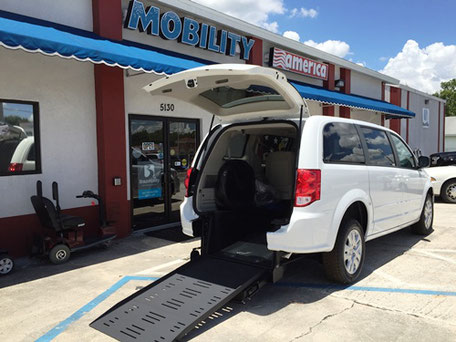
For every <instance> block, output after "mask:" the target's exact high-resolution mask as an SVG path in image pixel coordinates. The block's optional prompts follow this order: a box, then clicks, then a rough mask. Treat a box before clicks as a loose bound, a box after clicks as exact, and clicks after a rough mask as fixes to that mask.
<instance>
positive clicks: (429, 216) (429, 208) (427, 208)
mask: <svg viewBox="0 0 456 342" xmlns="http://www.w3.org/2000/svg"><path fill="white" fill-rule="evenodd" d="M433 222H434V197H433V196H432V195H431V194H427V196H426V200H425V201H424V206H423V210H422V211H421V216H420V220H419V221H418V222H417V223H415V224H414V225H413V226H412V233H414V234H417V235H425V236H426V235H429V234H431V233H432V232H433V231H434V229H432V224H433Z"/></svg>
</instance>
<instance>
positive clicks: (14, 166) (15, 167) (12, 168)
mask: <svg viewBox="0 0 456 342" xmlns="http://www.w3.org/2000/svg"><path fill="white" fill-rule="evenodd" d="M22 166H23V164H21V163H11V164H9V166H8V171H9V172H21V171H22Z"/></svg>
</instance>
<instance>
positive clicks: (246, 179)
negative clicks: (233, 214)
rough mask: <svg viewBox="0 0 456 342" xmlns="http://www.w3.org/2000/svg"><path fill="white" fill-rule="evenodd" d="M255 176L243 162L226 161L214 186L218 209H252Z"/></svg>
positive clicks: (250, 168)
mask: <svg viewBox="0 0 456 342" xmlns="http://www.w3.org/2000/svg"><path fill="white" fill-rule="evenodd" d="M254 197H255V175H254V172H253V169H252V167H251V166H250V165H249V164H248V163H247V162H246V161H244V160H228V161H226V162H225V163H224V164H223V165H222V167H221V168H220V170H219V173H218V176H217V183H216V186H215V203H216V205H217V208H218V209H222V210H238V209H244V210H245V209H248V208H249V207H253V205H254Z"/></svg>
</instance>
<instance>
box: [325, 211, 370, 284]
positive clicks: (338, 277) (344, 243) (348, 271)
mask: <svg viewBox="0 0 456 342" xmlns="http://www.w3.org/2000/svg"><path fill="white" fill-rule="evenodd" d="M365 254H366V247H365V241H364V231H363V228H362V227H361V224H360V223H359V222H358V221H357V220H354V219H349V220H345V221H343V222H342V224H341V226H340V229H339V234H338V235H337V240H336V244H335V246H334V249H333V250H332V251H331V252H329V253H323V266H324V268H325V272H326V276H327V277H328V278H329V279H331V280H334V281H336V282H338V283H342V284H348V283H353V282H354V281H355V280H356V279H358V277H359V275H360V274H361V271H362V268H363V264H364V257H365Z"/></svg>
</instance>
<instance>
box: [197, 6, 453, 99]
mask: <svg viewBox="0 0 456 342" xmlns="http://www.w3.org/2000/svg"><path fill="white" fill-rule="evenodd" d="M193 1H195V2H198V3H200V4H203V5H205V6H208V7H211V8H214V9H216V10H218V11H220V12H223V13H226V14H229V15H232V16H234V17H236V18H239V19H242V20H245V21H247V22H250V23H252V24H255V25H258V26H260V27H263V28H265V29H267V30H269V31H272V32H274V33H277V34H279V35H283V36H285V37H287V38H290V39H295V40H298V41H300V42H302V43H304V44H307V45H310V46H313V47H316V48H319V49H321V50H324V51H326V52H329V53H332V54H334V55H337V56H339V57H342V58H345V59H347V60H349V61H352V62H354V63H358V64H360V65H363V66H365V67H367V68H369V69H373V70H377V71H380V72H382V73H385V74H387V75H390V76H392V77H395V78H397V79H399V80H400V81H401V83H403V84H406V85H409V86H411V87H413V88H416V89H419V90H421V91H424V92H427V93H434V92H436V91H438V90H439V89H440V82H442V81H447V80H450V79H453V78H456V0H427V1H424V0H382V1H375V0H342V1H341V0H301V1H299V0H263V1H261V0H193Z"/></svg>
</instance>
